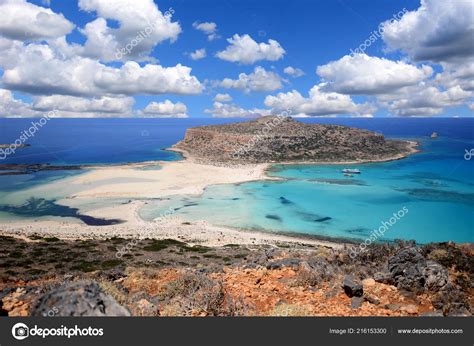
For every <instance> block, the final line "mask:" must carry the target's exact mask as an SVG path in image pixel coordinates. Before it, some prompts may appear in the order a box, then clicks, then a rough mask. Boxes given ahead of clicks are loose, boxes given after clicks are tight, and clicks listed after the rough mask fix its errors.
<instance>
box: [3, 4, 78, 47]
mask: <svg viewBox="0 0 474 346" xmlns="http://www.w3.org/2000/svg"><path fill="white" fill-rule="evenodd" d="M72 29H74V24H72V23H71V22H70V21H68V20H67V19H66V18H64V16H63V15H62V14H58V13H54V12H53V11H51V10H50V9H49V8H44V7H41V6H36V5H34V4H31V3H29V2H26V1H25V0H2V1H0V35H2V36H4V37H6V38H9V39H12V40H20V41H35V40H47V39H51V38H57V37H61V36H64V35H66V34H68V33H70V32H71V31H72Z"/></svg>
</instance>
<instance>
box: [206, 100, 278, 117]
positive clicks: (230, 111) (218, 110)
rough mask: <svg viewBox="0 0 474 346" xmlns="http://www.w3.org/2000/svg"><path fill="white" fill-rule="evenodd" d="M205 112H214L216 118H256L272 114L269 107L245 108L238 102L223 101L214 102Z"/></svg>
mask: <svg viewBox="0 0 474 346" xmlns="http://www.w3.org/2000/svg"><path fill="white" fill-rule="evenodd" d="M204 112H205V113H208V114H212V116H213V117H215V118H255V117H260V116H263V115H269V114H270V111H269V110H268V109H257V108H253V109H244V108H241V107H240V106H238V105H236V104H230V103H222V102H214V104H213V108H212V109H206V110H205V111H204Z"/></svg>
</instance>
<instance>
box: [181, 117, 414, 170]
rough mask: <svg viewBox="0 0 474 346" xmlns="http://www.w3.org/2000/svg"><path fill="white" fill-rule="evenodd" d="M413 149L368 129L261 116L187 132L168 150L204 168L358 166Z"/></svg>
mask: <svg viewBox="0 0 474 346" xmlns="http://www.w3.org/2000/svg"><path fill="white" fill-rule="evenodd" d="M415 146H416V143H415V142H410V141H398V140H387V139H385V137H384V136H383V135H381V134H379V133H375V132H372V131H368V130H362V129H357V128H352V127H347V126H340V125H323V124H307V123H303V122H299V121H296V120H294V119H292V118H291V117H283V116H265V117H261V118H258V119H256V120H251V121H247V122H239V123H233V124H224V125H209V126H198V127H194V128H190V129H188V130H187V131H186V136H185V138H184V139H183V140H182V141H180V142H178V143H177V144H175V145H174V146H173V148H172V150H176V151H180V152H183V153H184V154H185V155H186V156H187V157H190V158H193V159H195V160H196V161H198V162H202V163H207V164H209V163H210V164H219V163H226V164H232V163H236V164H246V163H275V162H279V163H281V162H292V163H295V162H307V163H352V162H356V163H361V162H373V161H388V160H395V159H400V158H402V157H405V156H407V155H408V154H410V153H413V152H416V149H414V147H415Z"/></svg>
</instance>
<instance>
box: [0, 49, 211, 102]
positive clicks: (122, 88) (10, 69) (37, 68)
mask: <svg viewBox="0 0 474 346" xmlns="http://www.w3.org/2000/svg"><path fill="white" fill-rule="evenodd" d="M15 49H16V48H15ZM0 60H1V59H0ZM4 69H5V70H4V74H3V78H2V82H3V84H4V85H5V86H6V87H7V88H8V89H13V90H20V91H24V92H28V93H31V94H40V95H51V94H63V95H72V96H101V95H110V94H120V95H133V94H149V95H158V94H165V93H172V94H199V93H201V92H202V90H203V86H202V84H201V83H200V82H199V80H198V79H197V78H196V77H194V76H192V75H191V68H189V67H187V66H183V65H181V64H178V65H176V66H173V67H163V66H161V65H156V64H146V65H144V66H143V67H141V66H140V65H139V64H138V63H136V62H132V61H128V62H126V63H125V64H124V65H122V66H121V67H120V68H115V67H110V66H106V65H104V64H102V63H100V62H98V61H97V60H93V59H89V58H83V57H80V56H74V57H72V58H65V59H63V58H62V57H61V56H60V55H59V56H58V55H57V54H56V52H55V51H53V50H52V49H51V47H49V46H48V45H39V44H30V45H27V46H25V47H24V48H23V49H22V50H21V51H20V54H19V55H18V56H17V57H16V60H15V63H14V65H13V66H10V65H9V66H5V67H4Z"/></svg>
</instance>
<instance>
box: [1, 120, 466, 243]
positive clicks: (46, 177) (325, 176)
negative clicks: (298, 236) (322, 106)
mask: <svg viewBox="0 0 474 346" xmlns="http://www.w3.org/2000/svg"><path fill="white" fill-rule="evenodd" d="M3 121H5V120H3ZM71 121H72V120H71ZM74 121H76V122H77V123H76V124H75V125H76V126H75V129H76V130H75V131H76V132H77V133H81V131H80V129H81V125H83V126H84V129H83V130H82V131H84V133H85V132H86V128H89V129H90V128H92V129H93V130H92V133H93V134H94V140H95V142H94V146H95V148H97V146H99V149H94V150H92V149H90V153H89V151H88V150H89V147H88V146H87V143H84V144H81V142H80V140H76V141H74V140H73V139H70V138H67V140H65V139H62V140H63V141H65V143H61V141H60V140H56V141H53V140H51V138H52V137H48V139H47V140H46V141H45V142H42V143H41V144H42V145H43V146H46V147H48V146H49V147H54V148H55V151H54V155H51V152H52V150H51V149H48V148H47V150H44V151H39V150H38V147H36V150H38V153H34V152H33V154H36V155H39V156H37V158H36V161H41V162H44V161H45V160H46V161H48V162H53V163H54V161H56V162H57V163H61V164H68V163H71V164H77V163H81V162H86V163H90V162H94V163H97V162H98V163H104V164H108V163H111V162H112V163H117V162H131V161H145V160H150V159H154V158H155V159H161V160H176V159H179V157H176V156H174V155H173V154H169V153H167V152H165V151H162V150H161V148H163V147H166V146H170V145H171V144H173V143H175V142H177V141H178V140H180V139H181V138H182V136H183V135H184V132H185V130H186V128H188V127H189V126H196V125H201V124H209V123H214V122H224V121H223V120H219V121H217V120H212V119H211V120H209V119H188V120H184V121H183V120H181V121H180V120H173V121H170V120H167V121H166V122H165V121H162V120H161V121H160V120H159V119H157V120H156V121H155V122H152V121H150V120H149V119H148V120H146V122H145V123H140V119H134V120H133V121H131V120H123V119H110V120H108V121H105V119H102V120H101V121H96V123H95V124H96V126H91V125H90V123H87V120H86V119H84V120H79V119H74ZM89 121H90V120H89ZM127 121H128V122H130V123H127ZM225 121H235V120H229V119H226V120H225ZM304 121H307V122H321V123H338V124H342V125H349V126H354V127H360V128H367V129H370V130H374V131H378V132H382V133H383V134H384V135H386V136H387V137H389V138H405V139H412V140H417V141H419V142H420V149H421V152H420V153H418V154H415V155H412V156H410V157H408V158H405V159H402V160H398V161H391V162H385V163H372V164H360V165H349V166H347V165H345V166H339V165H274V166H272V167H271V169H270V170H269V172H268V174H269V175H271V176H275V177H279V178H281V179H282V180H279V181H256V182H250V183H243V184H237V185H216V186H209V187H208V188H207V189H206V191H205V192H204V193H203V194H202V195H201V196H182V195H178V196H173V197H171V198H164V199H156V200H149V201H147V205H145V207H143V208H142V209H141V210H140V215H141V216H142V217H143V218H144V219H146V220H152V219H154V218H157V217H159V216H160V215H162V214H163V213H164V212H165V211H167V210H169V209H170V208H171V209H172V210H173V211H174V213H175V215H177V216H179V217H182V218H183V219H184V220H188V221H195V220H207V221H208V222H210V223H212V224H216V225H222V226H229V227H236V228H242V229H254V230H262V231H268V232H285V233H288V232H289V233H291V232H294V233H302V234H308V235H314V236H321V237H329V238H346V239H353V240H362V239H365V238H366V237H368V236H369V235H370V234H371V233H372V231H373V230H374V229H377V228H379V227H380V226H381V225H382V223H383V222H388V221H389V220H390V218H391V217H392V216H393V214H394V213H397V212H398V211H400V210H403V209H404V208H405V210H408V212H406V213H404V216H403V217H401V218H399V220H397V221H396V222H395V223H393V225H391V226H389V227H388V229H387V230H386V231H385V233H384V235H383V237H381V238H379V240H380V241H392V240H394V239H414V240H416V241H417V242H419V243H427V242H433V241H449V240H452V241H456V242H474V180H473V177H474V157H472V159H469V157H468V156H466V155H465V154H466V150H467V151H469V150H470V149H471V148H474V119H447V118H441V119H311V120H304ZM65 122H66V120H65V119H64V120H62V122H57V123H56V124H55V125H54V126H56V128H54V126H52V127H50V131H60V130H61V129H63V130H64V123H65ZM66 123H67V122H66ZM85 124H88V125H87V126H85ZM125 125H126V126H125ZM10 126H12V125H11V124H10ZM113 126H116V127H117V128H118V129H119V130H118V133H119V134H120V136H125V137H127V141H126V142H127V144H128V145H127V146H126V147H123V148H122V147H121V146H120V145H119V146H118V147H116V148H115V150H114V151H113V155H110V153H108V151H110V150H113V146H110V140H111V138H112V139H114V138H115V137H114V135H110V136H109V137H107V136H105V137H104V136H101V133H102V132H104V133H106V134H110V133H111V131H110V128H111V127H113ZM101 129H102V130H101ZM144 129H145V130H144ZM88 131H89V132H91V130H88ZM143 131H146V132H145V133H146V136H143ZM433 131H437V132H438V133H439V137H438V138H437V139H430V138H429V135H430V134H431V133H432V132H433ZM104 133H102V135H103V134H104ZM61 138H62V137H60V139H61ZM101 138H106V139H107V138H108V140H107V143H106V144H104V146H103V147H102V146H100V141H101V140H102V141H105V140H104V139H101ZM37 140H40V139H37ZM70 142H71V143H75V144H74V145H75V146H76V147H77V146H78V147H79V148H81V147H82V150H79V151H78V149H77V148H75V147H72V148H69V147H68V143H70ZM134 142H137V143H138V144H139V145H137V146H136V147H134V146H133V143H134ZM77 143H79V144H77ZM130 143H131V144H130ZM156 143H158V144H159V147H157V144H156ZM63 147H66V148H63ZM117 148H118V149H119V152H117ZM120 148H122V151H120ZM75 151H78V155H74V152H75ZM62 152H64V153H65V155H63V156H61V153H62ZM24 153H25V154H23V156H19V157H18V159H19V163H23V162H28V163H30V162H32V160H33V159H32V158H31V156H28V155H26V153H27V152H26V151H25V152H24ZM88 153H89V154H88ZM465 156H466V157H465ZM102 157H103V158H106V159H103V158H102ZM48 158H49V160H48ZM9 161H10V162H9V163H11V161H12V159H10V160H9ZM33 162H35V161H33ZM343 168H358V169H360V170H361V172H362V173H361V174H360V175H354V176H353V177H345V176H344V175H343V174H342V173H341V169H343ZM35 174H36V175H32V176H30V175H26V176H20V175H18V176H16V175H15V176H13V175H12V176H0V209H1V206H2V205H4V204H6V203H7V202H8V204H11V203H17V204H18V205H19V203H21V202H22V201H21V200H22V199H23V200H24V199H26V198H27V197H28V194H27V193H26V194H25V193H24V191H28V187H31V185H35V184H36V185H38V186H41V184H42V183H43V182H48V181H51V179H61V177H62V174H69V175H70V174H78V173H75V172H66V171H60V172H40V173H35ZM30 190H31V189H30ZM33 190H36V191H38V188H36V189H33ZM40 190H41V189H39V191H40ZM22 192H23V193H22ZM62 193H63V192H62V191H54V192H47V193H46V192H45V197H46V198H48V199H49V200H51V199H52V200H54V199H59V198H60V197H61V194H62ZM13 196H16V198H14V199H12V197H13ZM18 196H21V198H18ZM36 197H38V196H36ZM97 203H98V204H100V203H111V201H97ZM56 212H57V211H56ZM55 216H58V215H55ZM8 217H11V218H18V217H19V215H15V213H11V212H5V211H4V212H0V218H3V219H4V218H8ZM22 217H24V215H23V216H22ZM42 217H44V215H43V216H42ZM392 220H393V218H392Z"/></svg>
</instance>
